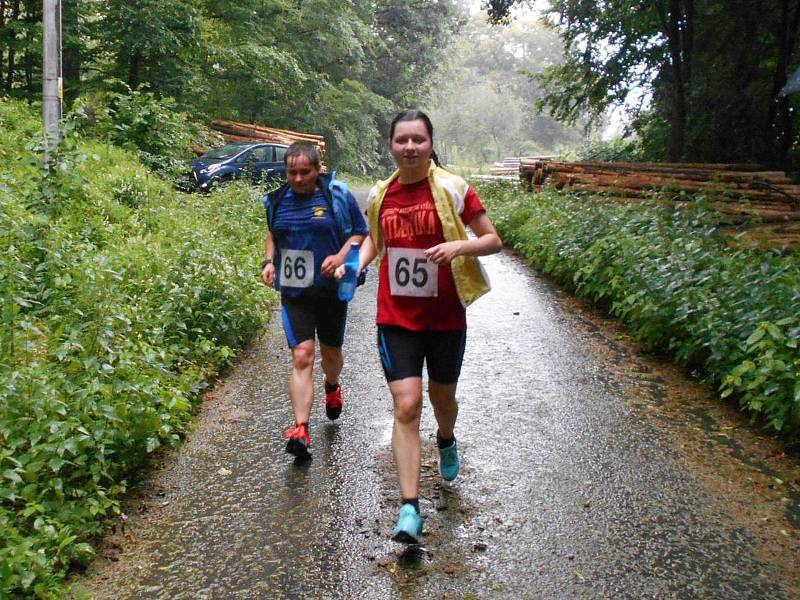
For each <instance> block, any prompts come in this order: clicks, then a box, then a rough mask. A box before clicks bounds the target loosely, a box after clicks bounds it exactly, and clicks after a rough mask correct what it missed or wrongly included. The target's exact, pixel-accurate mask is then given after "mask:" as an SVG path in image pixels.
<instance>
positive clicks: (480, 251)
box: [425, 212, 503, 265]
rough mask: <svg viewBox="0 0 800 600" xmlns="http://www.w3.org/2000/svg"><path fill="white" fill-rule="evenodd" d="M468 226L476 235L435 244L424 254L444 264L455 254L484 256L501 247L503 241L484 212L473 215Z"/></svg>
mask: <svg viewBox="0 0 800 600" xmlns="http://www.w3.org/2000/svg"><path fill="white" fill-rule="evenodd" d="M469 228H470V229H472V232H473V233H474V234H475V235H476V236H477V237H475V238H473V239H469V240H453V241H450V242H444V243H442V244H437V245H436V246H433V247H432V248H428V249H427V250H425V255H426V256H427V257H428V258H429V259H430V261H431V262H433V263H436V264H437V265H441V264H445V265H446V264H449V263H450V262H451V261H452V260H453V259H454V258H455V257H456V256H486V255H487V254H494V253H495V252H499V251H500V250H502V249H503V242H502V240H500V236H499V235H497V230H496V229H495V228H494V223H492V220H491V219H490V218H489V217H488V215H487V214H486V213H485V212H480V213H478V214H477V215H475V217H474V218H473V219H472V221H470V223H469Z"/></svg>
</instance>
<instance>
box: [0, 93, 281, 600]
mask: <svg viewBox="0 0 800 600" xmlns="http://www.w3.org/2000/svg"><path fill="white" fill-rule="evenodd" d="M27 110H28V109H27V108H26V107H25V106H24V105H21V104H17V103H12V102H0V148H2V152H4V153H5V156H4V158H5V159H6V160H7V161H11V162H12V163H15V164H17V165H18V166H19V168H15V169H13V170H12V172H10V173H7V174H5V175H4V176H3V179H2V180H0V249H1V250H2V252H0V298H1V299H2V310H1V311H0V315H2V329H1V330H0V331H1V333H0V597H4V598H5V597H27V596H33V595H37V596H40V597H47V596H48V595H53V596H55V594H56V591H57V590H58V585H59V582H60V581H61V579H62V578H63V577H64V574H65V572H66V570H67V569H68V567H69V566H70V565H71V564H73V563H79V562H82V561H85V560H86V559H87V558H88V557H89V556H90V555H91V547H90V545H89V543H88V542H90V541H91V538H92V536H94V535H96V534H98V533H100V532H101V531H102V530H103V527H104V523H105V520H106V519H107V518H108V517H110V516H111V515H113V514H114V513H115V512H116V511H117V510H118V503H117V497H118V496H119V494H120V493H121V492H122V491H124V489H125V487H126V478H127V477H129V476H130V474H131V472H132V470H134V469H135V468H136V467H138V466H140V465H141V464H142V462H143V460H144V459H145V457H146V455H147V454H148V453H150V452H153V451H154V450H155V449H156V448H159V447H161V446H173V445H175V444H176V443H177V442H178V441H179V439H180V436H181V435H182V434H183V433H184V432H185V431H186V427H187V424H188V423H189V419H190V417H191V406H192V403H193V402H196V401H197V398H198V395H197V393H198V392H199V391H200V390H202V389H203V388H204V387H205V386H206V385H207V382H208V381H209V380H210V378H211V377H213V376H214V375H215V374H216V373H217V372H218V371H219V369H220V368H222V367H224V366H225V365H227V364H230V362H231V360H232V359H233V356H234V353H235V349H236V348H237V347H240V346H242V345H243V344H245V343H246V342H247V341H248V340H250V339H251V338H252V337H253V336H254V335H255V333H256V332H257V331H258V329H259V328H260V326H261V325H262V323H263V321H264V319H265V318H266V316H267V315H268V311H267V308H268V307H269V305H270V304H271V303H273V302H274V293H272V292H270V291H267V290H266V289H265V288H264V287H263V286H262V285H260V282H259V281H258V278H257V275H256V274H257V270H258V262H259V256H260V255H261V254H262V251H261V243H262V239H263V238H262V235H263V232H262V230H261V227H262V223H263V209H262V208H261V204H260V202H259V199H258V198H256V197H254V196H252V195H251V192H250V191H249V189H248V188H247V187H244V186H236V185H233V186H230V187H228V188H226V190H224V191H223V192H218V193H213V194H210V195H208V196H205V197H202V198H199V197H195V196H186V195H181V194H177V193H175V192H173V191H172V190H171V189H170V187H169V185H168V184H166V183H165V182H164V181H162V180H161V179H160V178H158V177H154V176H153V175H152V174H151V173H150V172H149V171H148V170H147V169H146V168H144V167H143V166H142V165H141V164H140V163H139V162H138V161H137V160H136V159H135V157H134V156H133V155H132V154H131V153H130V152H128V151H125V150H121V149H119V148H115V147H113V146H107V145H104V144H101V143H99V142H96V141H95V142H82V141H80V140H79V139H77V138H75V137H71V138H68V139H67V140H66V141H65V144H64V148H65V150H64V152H62V153H61V154H59V155H57V156H55V158H54V161H53V164H52V166H51V170H50V174H49V176H47V177H44V176H43V173H42V170H41V166H40V165H41V156H40V155H38V154H37V153H36V152H35V151H33V150H32V148H35V144H32V145H31V147H30V148H27V149H25V148H21V147H20V140H24V139H30V138H31V136H32V134H33V132H35V131H36V130H37V129H38V126H34V125H33V123H34V122H35V121H34V119H33V118H32V116H31V115H30V114H29V113H28V112H27Z"/></svg>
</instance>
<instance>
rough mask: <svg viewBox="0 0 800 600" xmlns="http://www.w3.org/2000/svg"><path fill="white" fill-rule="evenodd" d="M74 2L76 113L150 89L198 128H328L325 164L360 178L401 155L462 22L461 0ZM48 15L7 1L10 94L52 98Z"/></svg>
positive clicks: (2, 40) (2, 13)
mask: <svg viewBox="0 0 800 600" xmlns="http://www.w3.org/2000/svg"><path fill="white" fill-rule="evenodd" d="M63 5H64V6H63V19H62V20H63V53H64V56H63V58H64V60H63V64H64V72H63V75H64V92H65V96H66V100H67V108H68V109H70V110H71V109H72V108H73V106H74V104H75V103H76V102H77V103H83V104H87V105H88V106H90V107H96V108H97V110H98V112H102V111H103V110H104V106H105V105H104V104H102V102H104V101H105V100H107V99H108V98H107V97H106V96H105V94H106V93H108V92H112V93H123V94H126V93H129V92H130V91H133V92H143V91H144V92H148V93H152V94H155V95H157V96H158V97H159V98H173V99H174V102H175V107H176V108H177V110H178V111H182V112H185V113H186V114H188V115H189V116H190V118H191V120H192V121H194V122H196V123H201V124H205V125H208V123H209V122H210V121H211V120H212V119H233V120H237V121H246V122H249V123H261V124H264V125H268V126H270V127H278V128H284V129H292V130H295V131H305V132H308V133H316V134H322V135H324V136H325V139H326V150H327V155H326V163H327V164H328V165H330V166H331V167H334V168H336V169H346V170H349V171H351V172H360V173H366V172H367V171H369V170H371V169H373V168H375V167H376V166H378V165H380V164H381V161H382V162H383V165H388V164H389V163H390V160H389V159H388V155H386V154H385V144H384V143H383V138H384V137H385V135H386V131H387V126H388V123H389V120H390V119H391V118H392V116H393V114H394V113H396V112H397V111H398V110H399V109H401V108H406V107H409V106H418V105H421V104H423V103H425V102H426V101H427V100H428V99H429V98H430V96H431V93H432V91H433V89H434V88H435V86H436V77H437V74H438V72H439V69H438V66H439V65H440V64H441V63H442V62H443V59H444V57H445V53H446V50H447V48H448V46H449V43H450V41H451V39H452V38H453V36H454V35H455V34H457V32H458V30H459V27H460V25H461V23H462V21H463V8H462V7H461V6H460V5H459V4H458V2H457V1H456V0H439V1H438V2H414V3H408V2H400V1H399V0H378V1H371V0H370V1H367V0H351V1H349V2H332V1H330V0H305V1H303V2H294V1H290V0H75V1H73V2H65V3H63ZM41 12H42V3H41V2H38V3H37V2H4V3H2V4H1V5H0V33H1V34H2V35H0V81H2V82H3V85H2V86H0V87H2V91H0V95H8V96H12V97H18V98H24V99H26V100H29V101H36V100H39V99H40V98H41V90H42V83H41V65H42V39H41V38H42V33H41V25H40V24H41V21H42V14H41ZM86 99H91V102H89V101H87V100H86ZM97 102H100V104H99V105H97V104H96V103H97ZM132 104H134V105H135V102H134V103H132ZM113 107H114V108H122V109H124V108H125V107H123V106H121V104H120V102H116V103H114V105H113Z"/></svg>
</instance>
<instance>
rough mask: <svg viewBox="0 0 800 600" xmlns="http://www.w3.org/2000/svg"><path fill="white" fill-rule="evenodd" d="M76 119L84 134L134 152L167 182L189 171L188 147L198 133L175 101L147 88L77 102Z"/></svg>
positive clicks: (112, 93) (108, 93) (107, 94)
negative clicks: (177, 108) (157, 94)
mask: <svg viewBox="0 0 800 600" xmlns="http://www.w3.org/2000/svg"><path fill="white" fill-rule="evenodd" d="M78 106H79V108H78V109H77V110H76V111H75V113H74V115H73V118H74V119H75V120H77V121H78V122H79V124H80V126H81V129H82V130H83V132H84V133H90V134H92V135H94V136H97V137H99V138H100V139H103V140H106V141H108V142H111V143H112V144H114V145H116V146H119V147H121V148H127V149H129V150H135V151H137V152H138V154H139V158H140V160H141V161H142V162H143V163H145V164H146V165H147V166H149V167H150V168H151V169H153V170H154V171H156V172H157V173H159V174H160V175H162V176H163V177H164V178H165V179H174V178H175V177H177V176H179V175H181V174H182V173H184V172H186V170H187V169H188V162H187V161H188V159H189V158H190V156H189V145H190V143H191V141H192V139H193V137H194V136H195V135H196V134H197V132H196V127H195V126H194V125H193V124H192V123H191V122H190V121H189V120H188V118H187V116H186V114H185V113H182V112H180V111H178V110H176V102H175V100H174V99H172V98H161V97H158V96H156V95H155V94H154V93H153V92H148V91H146V90H144V89H138V90H130V89H126V91H125V92H104V93H103V94H100V95H98V96H95V97H93V98H89V99H83V100H81V101H79V102H78Z"/></svg>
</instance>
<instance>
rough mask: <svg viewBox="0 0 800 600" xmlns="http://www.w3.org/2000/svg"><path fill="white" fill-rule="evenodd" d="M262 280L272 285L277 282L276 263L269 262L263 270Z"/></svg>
mask: <svg viewBox="0 0 800 600" xmlns="http://www.w3.org/2000/svg"><path fill="white" fill-rule="evenodd" d="M261 281H263V282H264V284H265V285H268V286H272V285H274V284H275V265H273V264H272V263H269V264H268V265H265V266H264V268H263V269H262V270H261Z"/></svg>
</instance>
